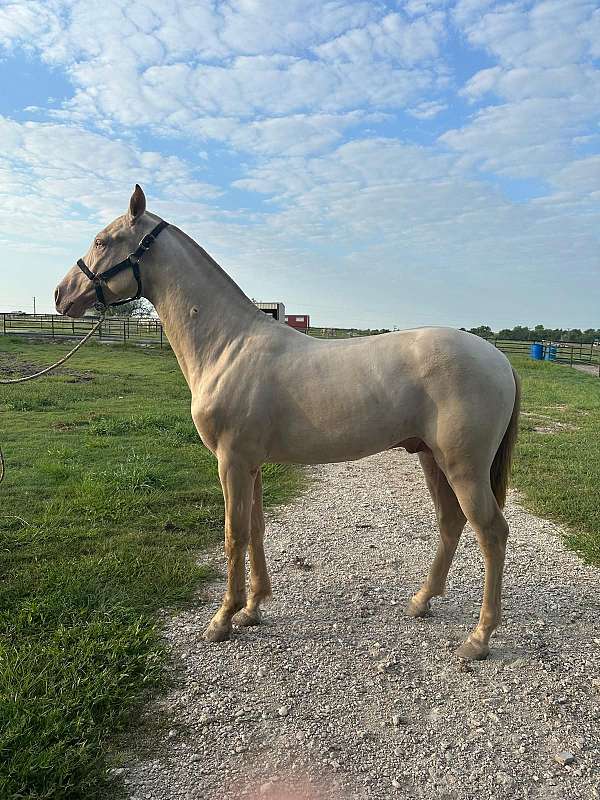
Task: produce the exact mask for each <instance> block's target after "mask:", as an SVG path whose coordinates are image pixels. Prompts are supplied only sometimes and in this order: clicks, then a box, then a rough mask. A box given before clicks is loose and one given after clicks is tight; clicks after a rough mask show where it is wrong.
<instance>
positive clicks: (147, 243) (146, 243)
mask: <svg viewBox="0 0 600 800" xmlns="http://www.w3.org/2000/svg"><path fill="white" fill-rule="evenodd" d="M168 224H169V223H168V222H165V221H164V220H162V221H161V222H159V223H158V225H157V226H156V227H155V228H153V229H152V230H151V231H150V233H147V234H146V235H145V236H144V237H143V239H142V240H141V241H140V243H139V244H138V246H137V247H136V249H135V250H134V251H133V253H130V254H129V255H128V256H127V258H126V259H125V260H124V261H119V263H118V264H114V265H113V266H112V267H109V268H108V269H105V270H104V272H92V271H91V269H89V268H88V267H87V266H86V263H85V261H84V260H83V259H82V258H80V259H79V261H78V262H77V266H78V267H79V269H80V270H81V271H82V272H83V274H84V275H86V276H87V277H88V278H89V279H90V280H91V281H92V283H93V284H94V289H95V290H96V297H97V303H96V306H95V307H96V308H97V309H98V310H100V311H102V310H104V309H105V308H108V307H109V306H122V305H123V303H130V302H131V301H132V300H137V299H138V298H139V297H141V295H142V279H141V276H140V261H141V260H142V258H143V256H144V253H146V252H147V251H148V250H149V249H150V247H151V246H152V245H153V244H154V241H155V239H156V237H157V236H158V234H159V233H160V232H161V231H163V230H164V229H165V228H166V227H167V226H168ZM128 267H131V269H132V270H133V277H134V278H135V279H136V281H137V287H138V288H137V292H136V293H135V295H134V296H133V297H127V298H126V299H125V300H116V301H115V302H114V303H107V302H106V300H105V298H104V290H103V289H102V285H103V284H105V283H106V281H107V280H108V279H109V278H112V277H113V276H114V275H118V273H119V272H123V270H124V269H127V268H128Z"/></svg>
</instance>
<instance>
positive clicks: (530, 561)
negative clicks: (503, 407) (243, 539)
mask: <svg viewBox="0 0 600 800" xmlns="http://www.w3.org/2000/svg"><path fill="white" fill-rule="evenodd" d="M309 475H310V476H311V477H312V479H313V482H312V483H311V484H310V486H309V489H308V491H307V492H306V493H305V494H304V495H303V496H302V497H300V498H299V499H298V500H297V501H296V502H295V503H293V504H290V505H288V506H286V507H284V508H280V509H276V510H275V511H273V512H272V513H271V515H270V518H269V520H268V522H267V538H266V543H267V557H268V560H269V565H270V569H271V577H272V581H273V591H274V598H273V600H272V601H271V603H270V605H269V606H268V607H267V620H268V624H267V625H264V626H262V627H260V628H253V629H248V630H244V631H242V632H238V633H237V634H236V635H235V638H234V639H233V640H232V641H231V642H226V643H224V644H220V645H219V644H216V645H215V644H207V643H205V642H204V641H203V640H202V638H201V637H202V631H203V629H204V626H205V624H206V622H207V621H208V619H209V618H210V616H211V614H212V613H213V611H214V610H215V609H216V607H217V605H218V601H219V600H220V596H221V590H222V586H220V585H213V586H211V587H210V589H209V592H208V595H209V605H206V604H202V605H199V606H198V608H194V609H191V610H188V611H186V612H185V613H181V614H179V615H178V616H177V617H176V618H174V619H171V620H169V621H168V623H167V627H166V637H167V639H168V641H169V645H170V647H171V649H172V653H173V665H174V666H173V669H174V675H175V686H176V688H175V689H174V690H172V691H170V693H169V694H168V695H167V696H163V697H162V698H161V699H160V700H159V701H158V702H155V703H154V705H153V706H152V707H151V708H150V709H149V710H148V712H147V714H146V715H145V724H146V725H147V727H146V728H145V727H144V725H143V726H142V727H141V730H140V731H139V732H138V734H137V739H136V741H132V742H130V743H129V748H130V750H129V757H128V760H127V762H126V764H125V765H124V766H123V767H121V768H120V769H118V770H115V772H116V773H117V774H119V775H122V776H123V779H124V780H125V785H126V787H127V791H128V795H129V797H130V798H131V800H134V798H135V799H136V800H142V798H151V799H152V800H174V799H175V798H181V799H182V800H183V798H185V800H188V798H189V800H192V798H193V799H194V800H234V798H235V800H237V799H238V798H251V799H252V800H254V799H256V800H258V799H259V798H267V800H284V798H285V800H291V798H294V800H296V799H297V798H298V799H299V798H302V800H305V798H306V799H307V800H363V798H364V800H367V798H369V800H371V799H375V798H377V800H382V799H383V798H424V799H425V798H426V799H427V800H433V799H434V798H436V799H437V798H439V799H440V800H442V799H444V800H450V798H456V799H457V800H459V799H460V800H466V798H540V800H542V798H543V800H554V799H556V800H559V798H560V800H563V798H565V799H568V800H577V798H582V800H583V798H585V800H590V798H598V797H600V741H599V738H600V668H599V664H598V662H599V658H600V630H599V622H598V621H599V618H600V615H599V612H600V607H599V604H598V582H599V577H600V572H599V571H598V570H596V569H594V568H592V567H587V566H585V565H584V564H583V563H582V562H581V561H580V560H579V559H578V558H577V557H576V556H575V555H574V554H573V553H571V552H569V551H567V550H565V549H564V547H563V546H562V544H561V542H560V540H559V538H558V535H557V534H558V529H557V527H556V526H555V525H553V524H551V523H549V522H546V521H544V520H541V519H538V518H536V517H533V516H532V515H531V514H529V513H527V512H525V511H524V510H523V509H522V508H521V507H520V506H519V505H518V504H517V503H515V502H510V503H509V505H508V508H507V517H508V521H509V524H510V526H511V535H510V538H509V550H508V557H507V565H506V580H505V603H504V623H503V625H502V627H501V628H500V630H499V631H498V633H497V635H496V637H495V638H494V639H493V640H492V654H491V656H490V658H489V659H488V660H487V661H484V662H477V663H474V664H472V665H471V664H468V665H465V664H462V663H461V662H458V661H457V660H456V659H455V658H454V656H453V655H452V649H453V648H454V647H455V646H456V645H457V644H458V643H459V642H460V641H462V639H463V638H464V637H465V635H466V634H467V632H468V631H469V630H470V629H471V627H472V626H473V624H474V623H475V620H476V616H477V613H478V609H479V601H480V597H481V589H482V578H483V569H482V562H481V558H480V556H479V551H478V549H477V545H476V542H475V539H474V536H473V534H472V532H471V531H470V530H469V529H468V528H467V530H466V531H465V533H464V534H463V538H462V541H461V544H460V546H459V549H458V551H457V554H456V557H455V561H454V565H453V568H452V570H451V573H450V580H449V584H448V597H447V599H446V598H444V599H438V600H437V601H435V602H434V614H433V616H432V617H430V618H427V619H424V620H414V619H410V618H408V617H405V616H403V613H402V608H403V606H404V603H405V601H406V600H407V599H408V597H409V595H410V594H411V593H412V592H413V591H414V590H415V589H416V588H417V586H418V584H419V581H420V580H421V578H422V577H423V575H424V574H425V572H426V571H427V568H428V566H429V563H430V561H431V559H432V557H433V552H434V549H435V542H436V537H437V529H436V526H435V519H434V514H433V507H432V503H431V501H430V498H429V495H428V493H427V490H426V488H425V483H424V479H423V476H422V473H421V470H420V467H419V463H418V460H417V458H416V457H414V456H409V455H408V454H406V453H404V452H403V451H388V452H385V453H381V454H379V455H376V456H372V457H370V458H367V459H364V460H362V461H358V462H351V463H344V464H330V465H325V466H319V467H311V468H310V470H309ZM214 558H215V559H216V563H218V564H219V566H221V565H222V557H221V555H220V553H219V554H218V555H217V554H215V555H214ZM157 721H158V724H157Z"/></svg>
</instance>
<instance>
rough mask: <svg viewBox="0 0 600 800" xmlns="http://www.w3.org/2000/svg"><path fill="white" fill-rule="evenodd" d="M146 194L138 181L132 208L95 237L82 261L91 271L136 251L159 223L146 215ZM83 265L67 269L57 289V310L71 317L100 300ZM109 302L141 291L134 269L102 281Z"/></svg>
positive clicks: (104, 266) (80, 313)
mask: <svg viewBox="0 0 600 800" xmlns="http://www.w3.org/2000/svg"><path fill="white" fill-rule="evenodd" d="M145 211H146V197H145V195H144V192H143V191H142V190H141V188H140V187H139V186H138V185H137V184H136V186H135V189H134V191H133V194H132V195H131V199H130V200H129V210H128V212H127V213H126V214H123V216H121V217H117V219H115V220H114V221H113V222H111V223H110V225H107V226H106V228H104V230H102V231H100V233H99V234H97V236H95V237H94V241H93V242H92V244H91V246H90V248H89V250H88V251H87V253H86V255H85V256H84V258H83V260H82V262H83V267H86V268H87V270H88V271H89V273H91V274H92V278H93V276H94V275H96V274H99V273H103V272H105V271H106V270H107V269H109V268H110V267H111V266H113V265H115V264H118V263H119V262H121V261H123V260H124V259H126V258H127V256H128V255H129V254H130V253H133V252H134V251H135V249H136V248H137V246H138V244H139V242H140V239H141V238H142V237H143V236H144V235H145V234H147V233H148V232H149V231H150V230H151V229H152V227H153V226H154V225H155V221H153V220H152V219H150V217H149V216H148V215H146V214H145ZM83 267H81V266H79V265H75V266H74V267H71V269H70V270H69V271H68V272H67V274H66V275H65V277H64V278H63V279H62V281H61V282H60V283H59V284H58V286H57V287H56V289H55V290H54V300H55V303H56V310H57V311H58V313H59V314H67V315H68V316H69V317H80V316H81V315H82V314H83V313H84V312H85V311H86V310H87V309H88V308H91V307H92V306H93V305H94V304H95V303H96V302H97V299H98V296H97V293H96V286H95V283H94V281H93V280H92V279H91V278H90V275H89V274H86V272H85V270H84V269H83ZM101 287H102V293H103V296H104V298H105V303H106V304H107V305H110V304H111V303H115V302H117V301H119V300H122V299H124V298H129V297H132V296H134V295H135V294H136V292H137V290H138V282H137V280H136V277H135V275H134V273H133V270H132V269H123V270H122V271H120V272H118V274H115V275H113V276H110V277H107V279H106V280H103V281H102V283H101Z"/></svg>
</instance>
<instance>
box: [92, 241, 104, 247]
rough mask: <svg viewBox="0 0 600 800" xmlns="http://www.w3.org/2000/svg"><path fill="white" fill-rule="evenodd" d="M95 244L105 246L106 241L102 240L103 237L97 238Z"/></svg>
mask: <svg viewBox="0 0 600 800" xmlns="http://www.w3.org/2000/svg"><path fill="white" fill-rule="evenodd" d="M94 246H95V247H104V242H103V241H102V239H96V240H95V241H94Z"/></svg>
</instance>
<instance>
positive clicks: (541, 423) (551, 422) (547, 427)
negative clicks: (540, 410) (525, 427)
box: [521, 406, 578, 434]
mask: <svg viewBox="0 0 600 800" xmlns="http://www.w3.org/2000/svg"><path fill="white" fill-rule="evenodd" d="M548 408H550V406H548ZM552 408H556V409H559V408H565V409H566V408H567V406H564V407H563V406H552ZM521 416H522V417H525V418H526V419H529V420H531V422H532V427H531V429H532V430H534V431H535V432H536V433H544V434H552V433H561V432H563V431H576V430H578V428H577V425H573V424H572V423H570V422H560V421H559V420H557V419H553V418H552V417H551V416H549V415H548V414H537V413H533V412H531V411H522V412H521Z"/></svg>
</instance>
